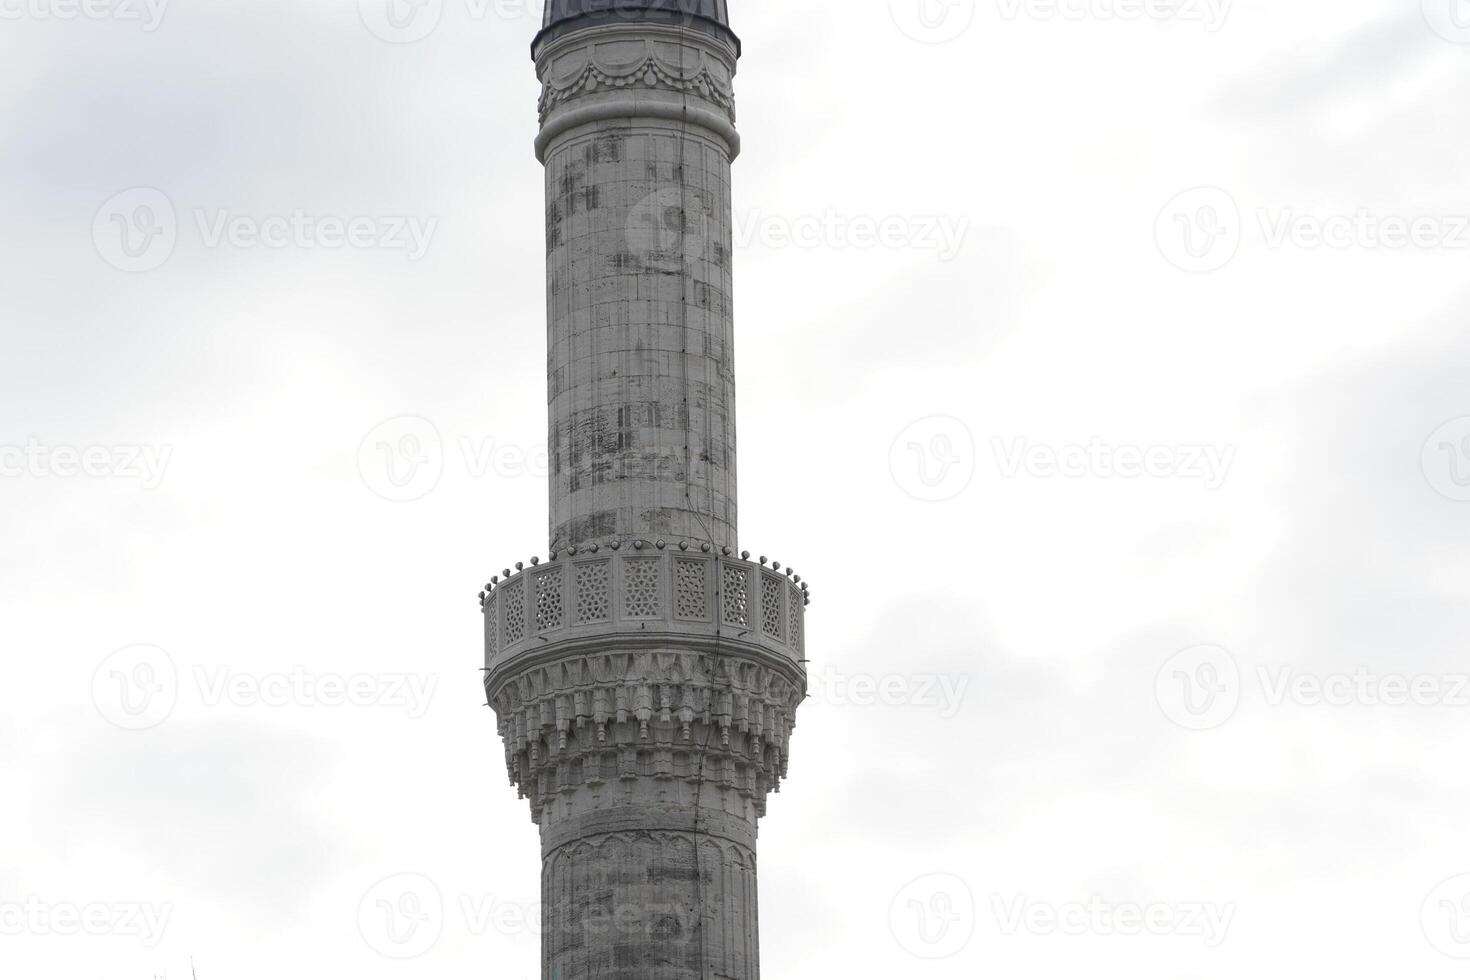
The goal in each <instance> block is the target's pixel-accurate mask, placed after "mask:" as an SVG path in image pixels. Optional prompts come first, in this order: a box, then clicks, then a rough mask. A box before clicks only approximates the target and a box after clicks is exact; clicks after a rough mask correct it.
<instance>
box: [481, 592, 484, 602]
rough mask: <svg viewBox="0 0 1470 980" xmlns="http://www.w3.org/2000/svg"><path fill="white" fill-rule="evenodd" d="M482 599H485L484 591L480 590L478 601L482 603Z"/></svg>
mask: <svg viewBox="0 0 1470 980" xmlns="http://www.w3.org/2000/svg"><path fill="white" fill-rule="evenodd" d="M484 601H485V593H483V592H481V593H480V602H482V603H483V602H484Z"/></svg>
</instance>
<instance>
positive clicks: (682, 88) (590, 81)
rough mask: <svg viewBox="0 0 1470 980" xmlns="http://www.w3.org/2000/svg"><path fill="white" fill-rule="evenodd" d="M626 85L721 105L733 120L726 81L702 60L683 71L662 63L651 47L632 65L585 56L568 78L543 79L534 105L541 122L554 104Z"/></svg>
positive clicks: (731, 93)
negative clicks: (605, 63) (611, 64)
mask: <svg viewBox="0 0 1470 980" xmlns="http://www.w3.org/2000/svg"><path fill="white" fill-rule="evenodd" d="M626 88H635V89H647V90H650V91H657V92H672V93H674V94H676V95H679V96H691V95H692V96H695V97H697V98H701V99H704V100H705V101H706V102H709V103H711V104H712V105H715V106H718V107H719V108H720V109H723V110H724V111H725V114H726V115H727V116H728V117H729V119H730V122H731V123H734V122H735V92H734V89H733V88H732V87H731V86H730V85H729V84H728V82H722V81H721V80H720V79H719V78H717V77H715V74H714V73H713V72H711V71H710V70H709V67H708V66H707V65H705V64H704V63H703V61H702V60H701V63H700V65H699V66H698V67H697V68H695V69H694V71H692V72H689V73H687V74H685V73H684V72H681V71H680V70H679V67H678V66H676V65H667V64H665V63H664V62H663V60H662V59H660V58H659V57H658V55H657V54H655V53H654V52H652V51H650V52H649V54H648V56H647V57H645V58H644V59H643V60H642V61H641V62H637V63H635V64H633V65H623V66H618V67H605V66H603V65H600V64H598V63H597V62H596V61H593V60H589V61H588V62H587V64H586V65H585V66H584V67H583V68H582V70H581V71H580V72H578V73H577V74H576V75H574V76H572V78H571V79H570V80H567V81H555V80H552V79H547V81H546V82H545V83H543V85H542V86H541V101H540V103H539V105H538V108H539V109H540V111H541V122H543V123H545V122H546V119H547V117H548V116H550V115H551V114H552V112H554V111H555V110H556V109H557V108H558V107H560V106H561V105H563V104H565V103H567V102H569V101H571V100H572V99H575V98H578V97H579V96H582V95H591V94H593V93H595V92H606V91H615V90H617V89H626Z"/></svg>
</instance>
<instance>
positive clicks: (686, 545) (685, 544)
mask: <svg viewBox="0 0 1470 980" xmlns="http://www.w3.org/2000/svg"><path fill="white" fill-rule="evenodd" d="M679 550H680V551H688V550H689V542H688V541H680V542H679Z"/></svg>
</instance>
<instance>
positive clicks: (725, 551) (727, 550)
mask: <svg viewBox="0 0 1470 980" xmlns="http://www.w3.org/2000/svg"><path fill="white" fill-rule="evenodd" d="M720 554H722V555H724V556H725V557H726V558H729V557H730V546H729V545H728V544H727V545H725V546H724V547H723V548H721V549H720Z"/></svg>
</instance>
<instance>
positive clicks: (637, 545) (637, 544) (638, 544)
mask: <svg viewBox="0 0 1470 980" xmlns="http://www.w3.org/2000/svg"><path fill="white" fill-rule="evenodd" d="M633 550H634V551H642V550H643V539H642V538H639V539H638V540H637V541H634V542H633Z"/></svg>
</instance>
